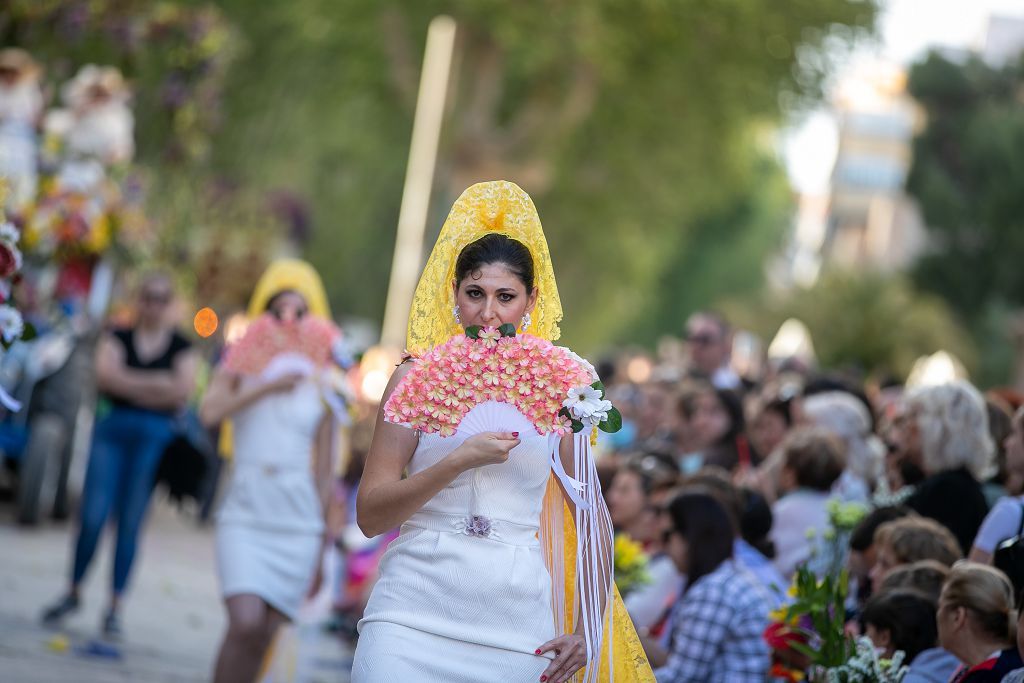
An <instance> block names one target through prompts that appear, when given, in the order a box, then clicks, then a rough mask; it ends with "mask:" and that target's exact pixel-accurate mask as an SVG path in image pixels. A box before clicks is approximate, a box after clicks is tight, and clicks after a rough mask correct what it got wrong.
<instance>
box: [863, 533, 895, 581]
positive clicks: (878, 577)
mask: <svg viewBox="0 0 1024 683" xmlns="http://www.w3.org/2000/svg"><path fill="white" fill-rule="evenodd" d="M875 547H876V551H875V564H874V566H872V567H871V572H870V573H869V574H868V576H870V577H871V585H872V586H873V587H874V590H878V588H879V587H880V586H881V585H882V581H885V577H887V576H889V574H891V573H892V570H893V569H895V568H896V567H898V566H899V561H898V560H897V559H896V556H895V555H894V554H893V552H892V548H890V547H889V546H887V545H884V544H877V543H876V544H875Z"/></svg>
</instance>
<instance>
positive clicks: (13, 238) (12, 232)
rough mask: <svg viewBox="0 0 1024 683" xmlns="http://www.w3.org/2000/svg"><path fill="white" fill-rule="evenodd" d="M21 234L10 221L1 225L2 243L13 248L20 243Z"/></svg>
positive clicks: (0, 240) (0, 236) (0, 239)
mask: <svg viewBox="0 0 1024 683" xmlns="http://www.w3.org/2000/svg"><path fill="white" fill-rule="evenodd" d="M20 237H21V233H19V232H18V229H17V228H16V227H14V224H13V223H11V222H10V221H4V222H2V223H0V242H7V243H8V244H10V245H11V246H12V247H13V246H14V245H15V244H17V243H18V239H20Z"/></svg>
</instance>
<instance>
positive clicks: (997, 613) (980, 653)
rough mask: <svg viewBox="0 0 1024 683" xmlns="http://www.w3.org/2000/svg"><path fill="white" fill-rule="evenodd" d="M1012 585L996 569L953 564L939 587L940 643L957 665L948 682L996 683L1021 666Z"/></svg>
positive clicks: (937, 615)
mask: <svg viewBox="0 0 1024 683" xmlns="http://www.w3.org/2000/svg"><path fill="white" fill-rule="evenodd" d="M1013 606H1014V600H1013V587H1012V586H1011V585H1010V581H1009V579H1007V578H1006V575H1005V574H1003V573H1002V572H1001V571H999V570H998V569H995V568H993V567H989V566H988V565H984V564H978V563H977V562H968V561H966V560H964V561H961V562H957V563H956V564H955V565H954V566H953V569H952V570H951V571H950V573H949V577H948V578H947V579H946V583H945V584H944V585H943V586H942V595H941V597H940V598H939V610H938V613H937V614H936V617H935V621H936V624H937V625H938V631H939V642H940V643H941V644H942V647H944V648H945V649H946V650H948V651H950V652H952V653H953V654H954V655H955V656H956V657H957V659H959V660H960V662H961V667H960V669H959V670H958V671H957V672H956V673H955V674H953V677H952V678H951V679H950V681H951V682H952V683H999V681H1002V680H1003V677H1004V676H1006V674H1008V673H1010V672H1011V671H1013V670H1015V669H1019V668H1021V667H1022V666H1024V662H1022V661H1021V656H1020V653H1019V652H1018V651H1017V647H1016V642H1015V637H1014V630H1015V627H1016V620H1017V615H1016V614H1015V612H1014V609H1013Z"/></svg>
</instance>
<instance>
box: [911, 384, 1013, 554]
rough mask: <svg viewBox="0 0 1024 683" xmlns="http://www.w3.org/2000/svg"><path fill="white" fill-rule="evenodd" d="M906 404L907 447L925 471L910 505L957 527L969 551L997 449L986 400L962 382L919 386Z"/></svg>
mask: <svg viewBox="0 0 1024 683" xmlns="http://www.w3.org/2000/svg"><path fill="white" fill-rule="evenodd" d="M906 409H907V420H906V425H905V428H904V433H903V437H902V440H903V442H904V443H903V448H904V450H905V451H906V453H907V456H908V457H909V458H911V459H913V460H914V461H915V464H917V465H918V466H919V467H920V468H921V470H922V471H923V472H924V474H925V479H924V481H922V482H920V483H919V484H918V485H917V487H916V490H915V491H914V493H913V495H911V496H910V498H908V499H907V501H906V505H907V507H909V508H911V509H912V510H915V511H916V512H918V513H919V514H921V515H924V516H925V517H931V518H932V519H934V520H936V521H937V522H939V523H940V524H942V525H943V526H945V527H946V528H947V529H949V530H950V531H952V532H953V535H954V536H956V540H957V541H958V542H959V543H960V548H961V550H962V552H963V554H964V555H966V554H967V552H968V551H969V550H970V549H971V544H972V543H973V542H974V537H975V536H976V535H977V533H978V528H979V527H980V526H981V523H982V522H983V521H984V520H985V515H987V514H988V502H987V501H986V500H985V494H984V493H983V492H982V489H981V483H980V482H981V481H984V479H985V477H986V474H987V472H988V471H989V470H990V469H991V468H992V466H993V465H994V460H993V454H994V452H995V448H994V445H993V443H992V437H991V436H990V435H989V431H988V413H987V411H986V408H985V400H984V399H983V398H982V397H981V394H980V393H979V392H978V390H977V389H975V388H974V387H973V386H971V385H970V384H969V383H967V382H963V381H959V382H953V383H950V384H944V385H941V386H930V387H923V388H920V389H917V390H915V391H914V392H912V393H911V394H910V395H909V396H908V397H907V405H906Z"/></svg>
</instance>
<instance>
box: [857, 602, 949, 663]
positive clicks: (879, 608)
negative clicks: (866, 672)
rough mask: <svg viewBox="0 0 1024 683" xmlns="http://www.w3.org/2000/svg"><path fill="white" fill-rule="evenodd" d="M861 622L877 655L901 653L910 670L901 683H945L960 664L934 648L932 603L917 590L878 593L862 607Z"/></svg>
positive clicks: (885, 655) (933, 605) (935, 644)
mask: <svg viewBox="0 0 1024 683" xmlns="http://www.w3.org/2000/svg"><path fill="white" fill-rule="evenodd" d="M861 622H863V624H864V629H865V633H866V635H867V637H868V638H870V639H871V642H872V643H873V644H874V645H875V647H876V648H878V649H879V650H880V651H881V652H880V653H879V654H880V656H882V657H886V658H891V657H892V656H893V655H894V654H895V653H896V651H897V650H901V651H902V652H903V654H904V660H903V661H904V662H906V663H907V665H908V666H909V668H910V671H908V673H907V677H906V678H904V679H903V683H907V681H912V682H913V681H916V682H917V683H925V682H928V683H931V682H932V681H934V682H935V683H946V681H948V680H949V677H950V676H951V675H952V674H953V672H954V671H956V669H957V667H958V666H959V664H960V663H959V662H958V661H957V659H956V657H954V656H953V655H951V654H950V653H948V652H946V651H945V650H943V649H941V648H939V647H937V644H938V631H937V629H936V625H935V602H934V600H932V599H931V598H929V597H928V596H926V595H925V594H923V593H920V592H918V591H916V590H908V589H898V590H890V591H883V592H880V593H879V594H878V595H875V596H874V597H872V598H871V599H870V600H868V603H867V605H865V606H864V611H863V613H862V614H861Z"/></svg>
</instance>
